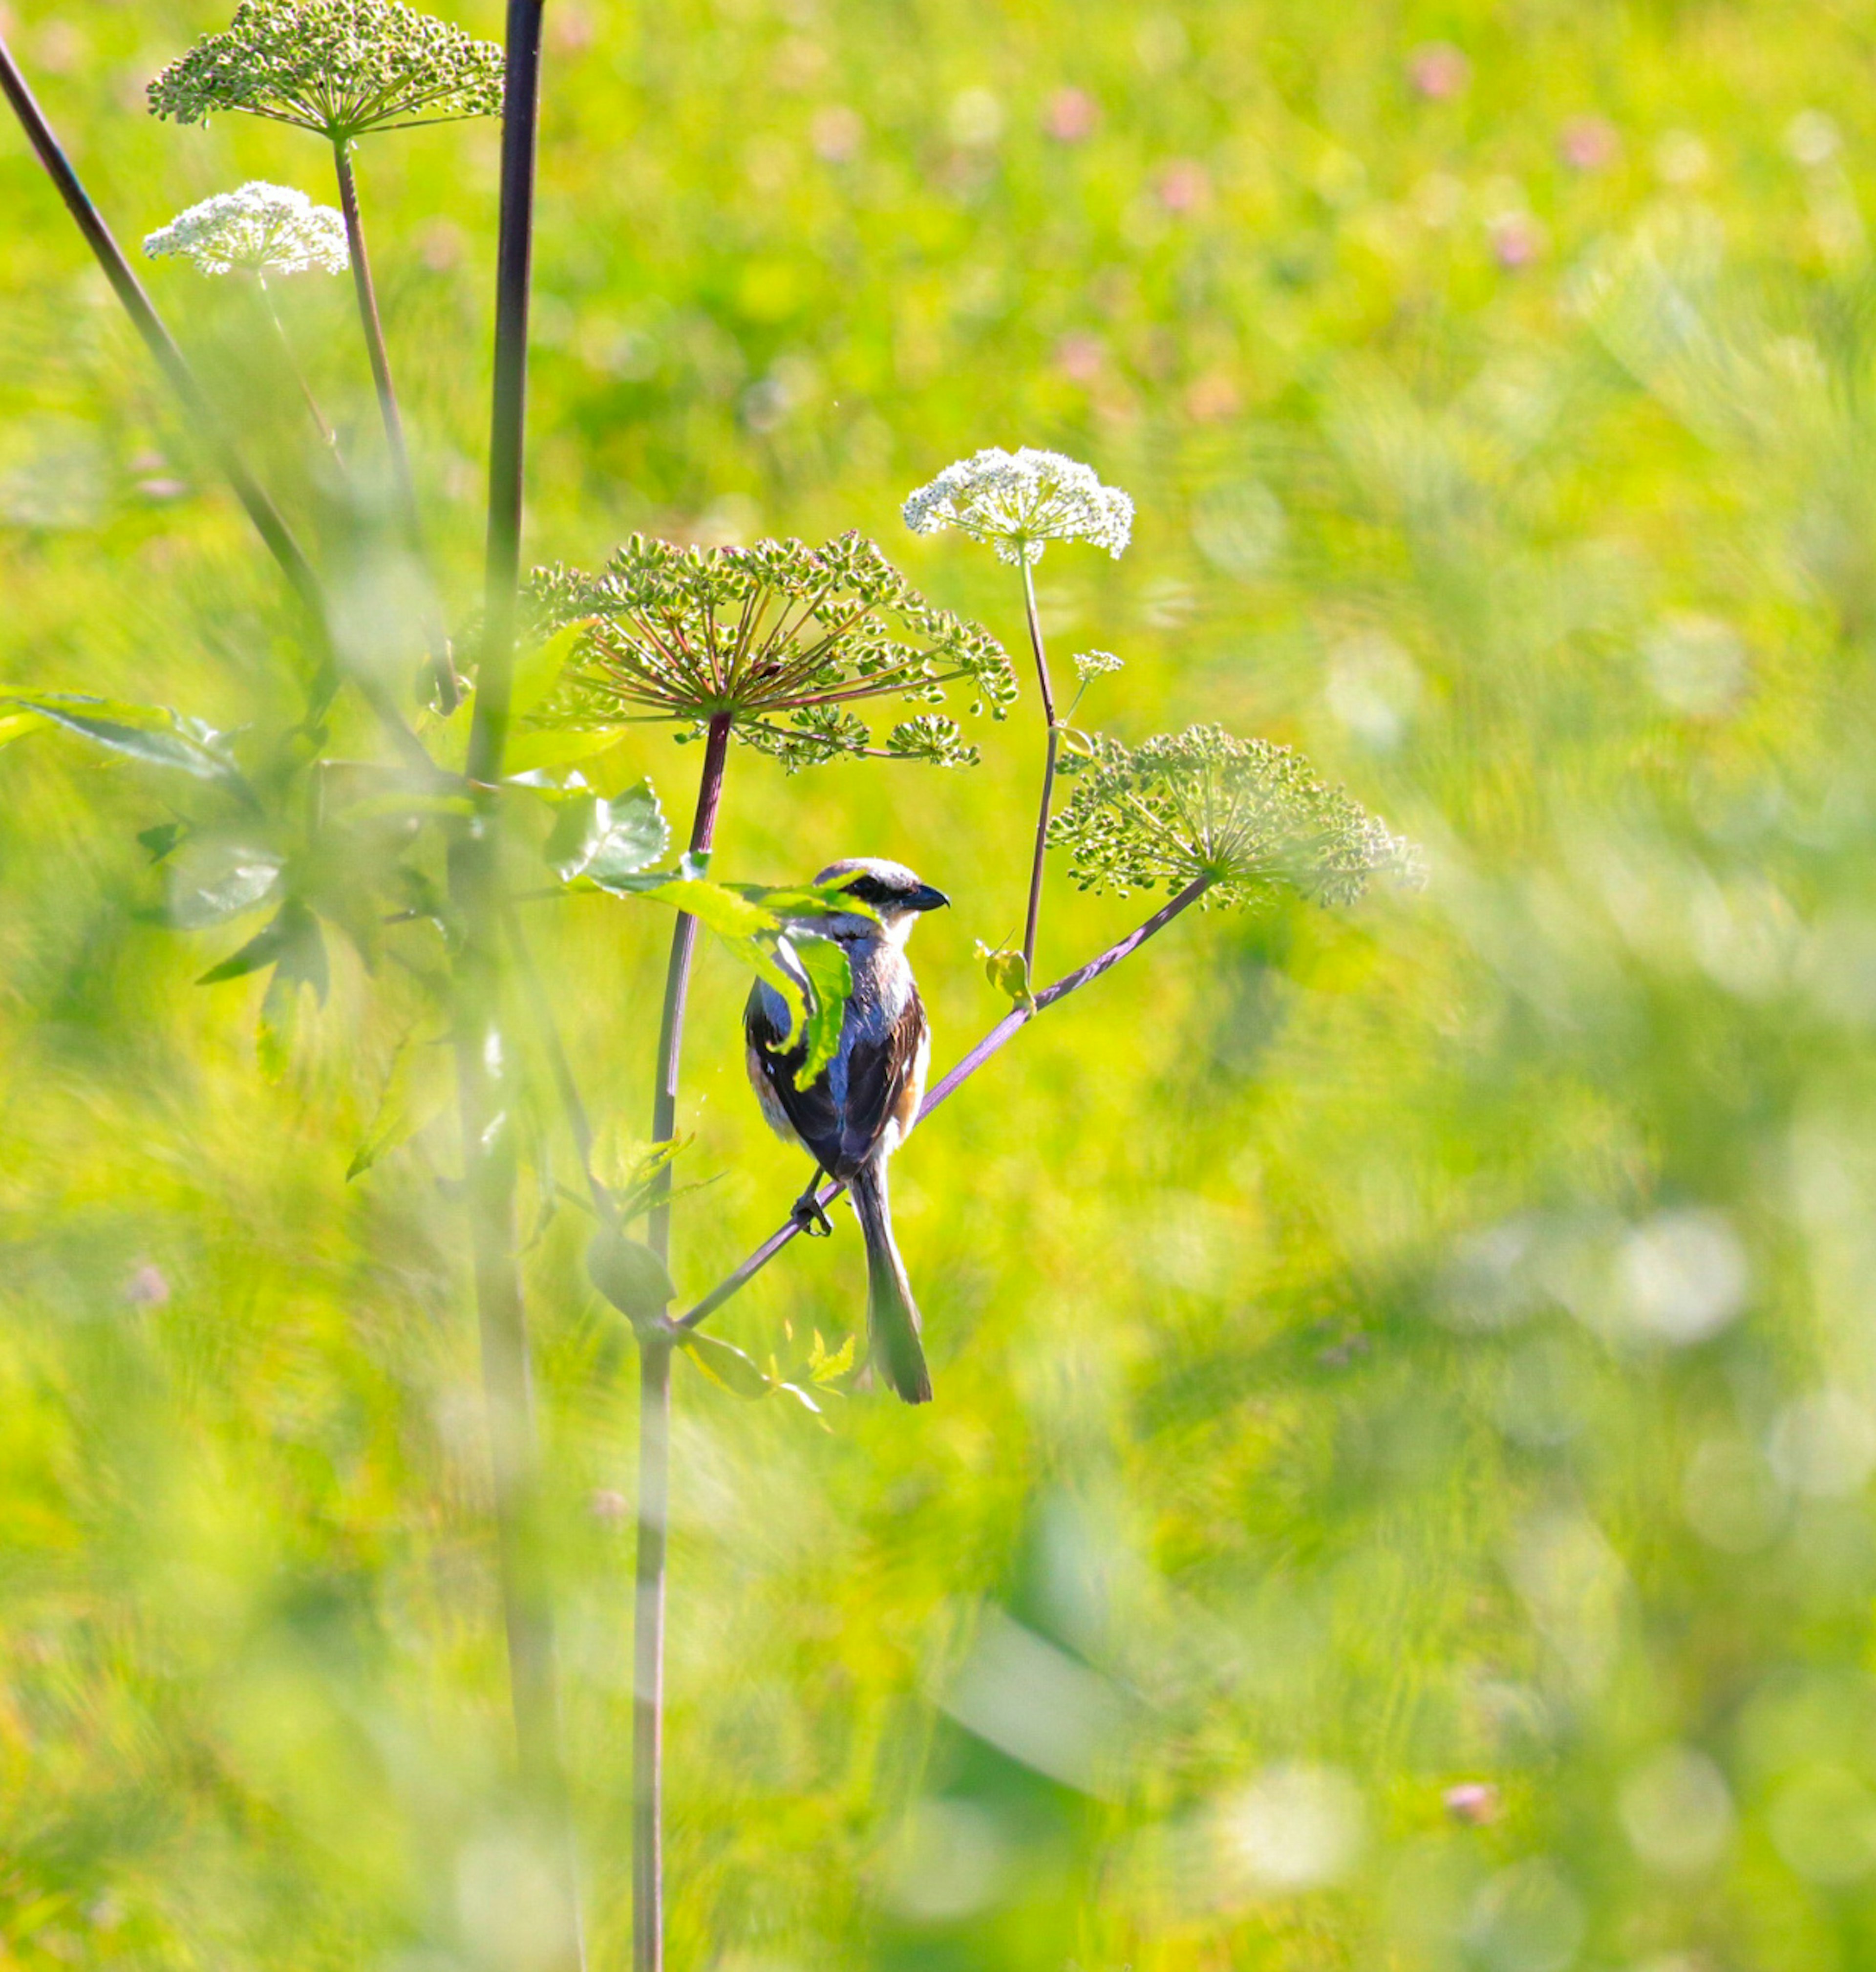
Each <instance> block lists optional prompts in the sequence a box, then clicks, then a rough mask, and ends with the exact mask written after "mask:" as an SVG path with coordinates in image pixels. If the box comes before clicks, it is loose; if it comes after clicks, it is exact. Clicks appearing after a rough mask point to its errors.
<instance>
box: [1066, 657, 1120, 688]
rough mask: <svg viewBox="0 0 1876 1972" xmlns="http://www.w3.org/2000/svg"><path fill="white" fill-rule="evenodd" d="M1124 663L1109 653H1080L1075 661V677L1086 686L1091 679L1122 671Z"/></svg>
mask: <svg viewBox="0 0 1876 1972" xmlns="http://www.w3.org/2000/svg"><path fill="white" fill-rule="evenodd" d="M1126 668H1127V667H1126V665H1125V664H1124V662H1123V661H1121V659H1120V658H1117V657H1116V656H1115V655H1114V653H1113V652H1112V651H1078V653H1077V654H1076V656H1075V676H1076V677H1078V678H1079V679H1080V680H1081V681H1082V684H1087V683H1088V681H1089V680H1090V679H1091V678H1098V677H1106V676H1107V674H1108V673H1109V672H1110V671H1124V670H1125V669H1126Z"/></svg>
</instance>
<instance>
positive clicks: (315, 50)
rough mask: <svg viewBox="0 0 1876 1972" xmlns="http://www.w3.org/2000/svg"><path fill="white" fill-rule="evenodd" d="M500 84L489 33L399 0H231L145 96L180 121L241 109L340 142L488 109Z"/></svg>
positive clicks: (497, 107) (156, 111)
mask: <svg viewBox="0 0 1876 1972" xmlns="http://www.w3.org/2000/svg"><path fill="white" fill-rule="evenodd" d="M501 87H502V55H501V49H500V48H499V47H497V46H496V44H494V42H492V41H477V40H475V39H474V38H472V37H471V36H470V35H469V34H465V32H464V31H463V30H462V28H458V27H457V26H455V25H454V24H453V23H452V22H449V21H439V20H437V19H436V18H434V17H433V16H432V15H428V14H420V13H419V12H417V11H416V9H415V8H410V7H406V6H403V5H400V4H399V0H241V5H240V6H239V7H238V8H237V9H236V10H235V16H234V18H233V21H231V22H230V24H229V25H228V26H227V28H225V29H224V30H223V31H222V32H221V33H220V34H207V35H205V36H204V38H202V39H201V41H198V42H197V43H196V44H195V46H194V47H192V48H191V50H190V51H188V54H185V55H184V56H182V57H180V59H178V60H175V61H173V62H171V64H170V65H169V66H168V67H167V68H166V69H165V70H163V71H162V73H161V74H160V75H158V77H156V79H155V81H153V82H152V83H151V84H150V87H149V104H150V109H151V112H152V114H153V115H155V116H161V117H165V118H170V119H174V120H175V122H178V123H205V122H207V121H208V119H209V118H210V116H213V115H214V114H216V113H218V112H220V111H223V110H239V111H241V112H243V113H245V114H246V115H248V116H265V117H267V118H269V119H272V121H274V122H279V123H290V124H292V125H294V126H295V127H296V128H297V129H302V130H311V131H313V132H315V133H316V134H318V135H320V136H322V137H325V138H328V139H331V142H334V143H335V144H346V143H349V142H351V140H352V139H354V138H356V137H361V136H364V135H366V134H367V132H371V131H377V130H401V129H409V128H410V127H411V126H413V125H415V124H419V123H442V122H452V121H454V120H455V119H458V118H462V117H466V116H497V115H498V114H499V113H500V112H501Z"/></svg>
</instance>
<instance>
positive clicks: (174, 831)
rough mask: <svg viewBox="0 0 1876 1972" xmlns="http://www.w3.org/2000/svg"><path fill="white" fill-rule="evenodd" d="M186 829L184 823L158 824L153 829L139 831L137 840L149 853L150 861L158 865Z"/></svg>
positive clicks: (166, 822) (169, 822)
mask: <svg viewBox="0 0 1876 1972" xmlns="http://www.w3.org/2000/svg"><path fill="white" fill-rule="evenodd" d="M187 833H188V824H187V823H185V822H180V821H164V822H159V823H158V824H157V825H156V827H155V828H140V829H139V830H138V831H137V840H138V841H139V842H140V843H142V844H143V846H144V847H145V849H147V850H148V851H149V852H150V860H151V861H152V863H160V862H161V861H162V860H163V858H164V857H165V856H167V855H168V854H170V852H171V851H172V850H173V849H175V846H176V844H178V842H180V841H181V840H182V838H183V837H184V835H185V834H187Z"/></svg>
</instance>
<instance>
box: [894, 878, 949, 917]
mask: <svg viewBox="0 0 1876 1972" xmlns="http://www.w3.org/2000/svg"><path fill="white" fill-rule="evenodd" d="M950 902H951V899H950V898H949V897H948V896H945V893H944V892H943V891H942V890H933V889H932V887H931V885H930V884H929V883H921V884H920V885H919V886H918V889H917V890H915V891H913V892H912V895H911V896H909V897H908V898H907V899H905V908H906V909H908V910H909V911H936V910H942V909H944V908H945V906H946V905H947V904H948V903H950Z"/></svg>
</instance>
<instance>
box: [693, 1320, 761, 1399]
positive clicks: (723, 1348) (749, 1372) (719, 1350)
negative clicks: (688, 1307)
mask: <svg viewBox="0 0 1876 1972" xmlns="http://www.w3.org/2000/svg"><path fill="white" fill-rule="evenodd" d="M677 1342H678V1346H679V1347H680V1348H681V1349H683V1350H684V1351H685V1352H686V1353H687V1354H688V1355H689V1357H690V1360H692V1362H693V1363H696V1364H697V1367H698V1368H699V1369H700V1370H702V1371H703V1373H704V1374H705V1375H706V1376H708V1377H709V1378H710V1381H711V1382H712V1383H720V1384H721V1385H722V1386H723V1388H724V1389H726V1390H728V1391H729V1392H731V1393H732V1395H733V1396H739V1397H748V1398H750V1399H755V1398H757V1397H765V1396H768V1393H769V1392H770V1391H771V1390H772V1389H774V1388H775V1385H774V1384H773V1383H771V1382H770V1381H769V1379H768V1377H767V1376H765V1374H764V1373H763V1372H762V1370H761V1368H760V1367H759V1366H758V1364H757V1363H755V1361H754V1360H753V1359H752V1358H751V1357H748V1356H746V1355H745V1354H744V1353H743V1352H742V1350H740V1349H739V1348H738V1347H736V1344H734V1343H733V1342H726V1341H725V1340H723V1337H721V1336H720V1335H706V1334H704V1333H703V1330H701V1329H697V1328H687V1329H686V1330H684V1332H683V1334H680V1336H679V1337H678V1338H677Z"/></svg>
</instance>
